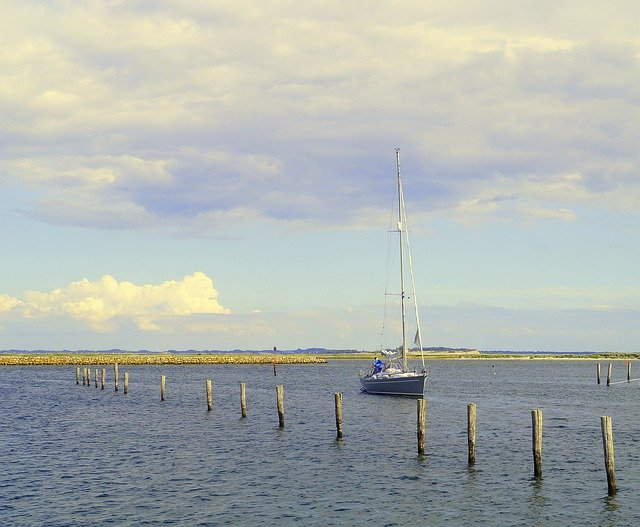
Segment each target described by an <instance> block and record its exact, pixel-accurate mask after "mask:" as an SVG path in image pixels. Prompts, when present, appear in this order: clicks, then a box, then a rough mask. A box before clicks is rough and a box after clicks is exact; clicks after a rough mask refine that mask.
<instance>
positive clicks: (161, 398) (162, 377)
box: [160, 375, 167, 401]
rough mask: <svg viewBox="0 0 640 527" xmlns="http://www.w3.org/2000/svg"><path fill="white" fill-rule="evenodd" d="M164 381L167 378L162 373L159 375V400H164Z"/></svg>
mask: <svg viewBox="0 0 640 527" xmlns="http://www.w3.org/2000/svg"><path fill="white" fill-rule="evenodd" d="M166 381H167V378H166V377H165V376H164V375H161V376H160V400H161V401H164V396H165V388H166Z"/></svg>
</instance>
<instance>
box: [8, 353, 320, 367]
mask: <svg viewBox="0 0 640 527" xmlns="http://www.w3.org/2000/svg"><path fill="white" fill-rule="evenodd" d="M325 362H326V360H325V359H323V358H321V357H316V356H313V355H304V354H277V353H274V354H268V355H267V354H251V353H195V354H192V353H188V354H187V353H185V354H183V353H12V354H6V355H5V354H0V365H2V366H31V365H33V366H36V365H42V366H47V365H53V366H55V365H67V364H85V365H90V364H116V363H117V364H132V365H137V364H140V365H143V364H317V363H325Z"/></svg>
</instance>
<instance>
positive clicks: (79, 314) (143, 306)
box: [0, 272, 230, 332]
mask: <svg viewBox="0 0 640 527" xmlns="http://www.w3.org/2000/svg"><path fill="white" fill-rule="evenodd" d="M1 312H5V313H10V312H12V314H13V315H15V313H16V312H17V313H18V314H19V315H20V316H21V317H22V318H25V319H32V320H34V322H35V321H36V320H42V319H45V320H46V319H58V318H60V317H62V318H63V319H64V318H69V319H72V320H75V321H77V322H79V323H81V324H84V325H87V326H89V327H90V328H92V329H93V330H95V331H100V332H112V331H116V330H117V329H119V328H120V327H121V326H122V325H126V324H129V323H131V322H133V323H134V324H135V325H136V326H137V327H138V329H140V330H142V331H162V330H163V329H165V327H164V326H165V324H169V325H171V324H172V323H173V320H174V319H176V318H180V317H187V318H188V317H189V316H191V315H199V314H203V313H204V314H228V313H230V311H229V310H228V309H227V308H225V307H224V306H223V305H221V304H220V303H219V302H218V292H217V291H216V289H214V287H213V282H212V281H211V279H210V278H209V277H208V276H206V275H205V274H204V273H201V272H196V273H194V274H192V275H189V276H185V277H184V278H183V279H182V280H180V281H176V280H169V281H166V282H162V283H160V284H145V285H136V284H133V283H131V282H128V281H122V282H118V281H117V280H116V279H115V278H113V277H112V276H109V275H105V276H103V277H102V278H100V279H99V280H96V281H95V282H92V281H90V280H88V279H86V278H84V279H82V280H80V281H78V282H72V283H70V284H69V285H68V286H66V287H64V288H60V289H54V290H53V291H49V292H39V291H27V292H26V293H25V294H24V298H23V299H22V300H19V299H17V298H13V297H9V296H7V295H1V296H0V313H1Z"/></svg>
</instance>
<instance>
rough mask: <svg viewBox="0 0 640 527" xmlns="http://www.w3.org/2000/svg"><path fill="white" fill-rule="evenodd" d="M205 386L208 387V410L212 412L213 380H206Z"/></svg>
mask: <svg viewBox="0 0 640 527" xmlns="http://www.w3.org/2000/svg"><path fill="white" fill-rule="evenodd" d="M205 386H206V389H207V412H210V411H211V408H213V394H212V391H211V381H210V380H208V379H207V380H206V381H205Z"/></svg>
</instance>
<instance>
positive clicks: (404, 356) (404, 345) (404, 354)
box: [396, 148, 408, 370]
mask: <svg viewBox="0 0 640 527" xmlns="http://www.w3.org/2000/svg"><path fill="white" fill-rule="evenodd" d="M396 177H397V180H398V238H399V240H400V306H401V311H402V369H403V370H407V369H408V366H407V335H406V315H405V307H404V249H403V246H402V245H403V244H402V231H403V228H404V227H403V223H402V222H403V219H404V214H403V210H402V209H403V201H404V200H403V196H402V178H401V177H400V149H399V148H396Z"/></svg>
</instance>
